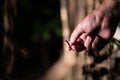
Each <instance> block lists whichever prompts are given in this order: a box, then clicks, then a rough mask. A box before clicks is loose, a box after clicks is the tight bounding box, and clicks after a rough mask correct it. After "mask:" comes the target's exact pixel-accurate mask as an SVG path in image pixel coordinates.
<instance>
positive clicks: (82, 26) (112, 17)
mask: <svg viewBox="0 0 120 80" xmlns="http://www.w3.org/2000/svg"><path fill="white" fill-rule="evenodd" d="M119 11H120V0H103V2H102V4H101V5H100V6H99V7H98V8H97V9H95V10H93V11H92V12H91V13H89V14H88V15H87V16H86V17H85V18H84V19H83V20H82V21H81V22H80V23H79V24H78V25H77V27H76V28H75V29H74V30H73V32H72V34H71V37H70V40H69V41H68V42H69V44H70V46H67V50H69V51H70V50H73V51H77V52H79V51H82V50H84V49H88V50H89V49H92V50H96V51H100V50H101V49H102V48H103V47H104V46H105V45H106V44H107V43H108V42H109V41H110V39H111V38H112V37H113V35H114V33H115V31H116V27H117V25H118V23H119V21H120V12H119Z"/></svg>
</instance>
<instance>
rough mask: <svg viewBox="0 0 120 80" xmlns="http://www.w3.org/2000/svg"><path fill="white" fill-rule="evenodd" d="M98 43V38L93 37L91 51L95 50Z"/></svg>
mask: <svg viewBox="0 0 120 80" xmlns="http://www.w3.org/2000/svg"><path fill="white" fill-rule="evenodd" d="M99 42H100V38H99V37H98V36H96V37H95V39H94V41H93V43H92V49H94V50H95V49H97V46H98V43H99Z"/></svg>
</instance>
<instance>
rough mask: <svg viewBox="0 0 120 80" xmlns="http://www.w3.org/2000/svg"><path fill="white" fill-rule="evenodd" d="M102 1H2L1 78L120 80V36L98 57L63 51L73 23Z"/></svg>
mask: <svg viewBox="0 0 120 80" xmlns="http://www.w3.org/2000/svg"><path fill="white" fill-rule="evenodd" d="M100 4H101V0H0V12H1V14H0V19H1V20H0V80H120V69H119V67H120V50H119V49H120V43H119V40H116V39H114V38H113V39H112V40H111V42H110V43H108V45H106V46H105V48H104V49H103V50H102V51H101V52H100V53H99V54H100V55H99V56H95V55H94V54H91V55H87V53H91V52H86V51H83V52H80V53H77V54H76V53H75V52H67V51H65V44H64V41H65V40H69V36H70V34H71V32H72V31H73V29H74V28H75V26H76V25H77V24H78V22H80V20H82V19H83V18H84V17H85V16H86V15H87V14H88V13H89V12H91V11H92V10H93V9H95V8H97V7H98V6H99V5H100ZM118 32H119V31H118ZM117 35H119V34H117ZM92 53H94V52H92ZM112 53H116V54H112Z"/></svg>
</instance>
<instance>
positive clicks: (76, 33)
mask: <svg viewBox="0 0 120 80" xmlns="http://www.w3.org/2000/svg"><path fill="white" fill-rule="evenodd" d="M81 25H82V24H79V25H78V26H77V27H76V28H75V29H74V31H73V33H72V34H71V37H70V42H71V43H72V44H74V43H75V42H76V40H77V39H78V38H79V36H80V35H81V34H82V33H83V32H84V31H83V29H82V26H81Z"/></svg>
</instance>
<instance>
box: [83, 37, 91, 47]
mask: <svg viewBox="0 0 120 80" xmlns="http://www.w3.org/2000/svg"><path fill="white" fill-rule="evenodd" d="M84 46H85V47H86V48H87V49H90V48H91V46H92V37H91V36H87V38H86V40H85V42H84Z"/></svg>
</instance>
